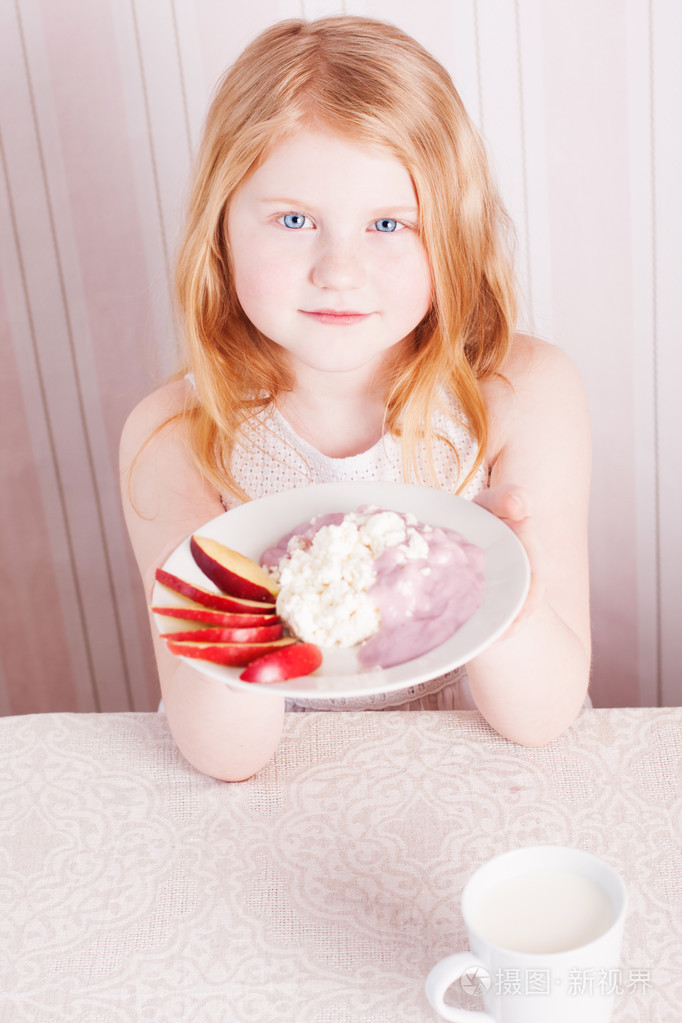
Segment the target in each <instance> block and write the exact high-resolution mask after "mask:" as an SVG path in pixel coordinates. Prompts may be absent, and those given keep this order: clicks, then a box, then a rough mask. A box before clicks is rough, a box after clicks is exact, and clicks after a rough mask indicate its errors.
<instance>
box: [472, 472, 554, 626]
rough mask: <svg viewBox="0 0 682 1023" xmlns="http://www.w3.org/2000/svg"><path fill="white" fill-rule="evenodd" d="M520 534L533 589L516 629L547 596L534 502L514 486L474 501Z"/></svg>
mask: <svg viewBox="0 0 682 1023" xmlns="http://www.w3.org/2000/svg"><path fill="white" fill-rule="evenodd" d="M474 504H480V506H481V507H482V508H486V509H487V510H488V511H489V512H492V514H493V515H496V516H497V518H498V519H501V520H502V521H503V522H504V523H505V524H506V525H507V526H509V528H510V529H512V530H513V531H514V533H516V535H517V537H518V538H519V540H520V541H521V543H522V544H523V546H524V548H525V551H526V554H527V555H528V560H529V562H530V588H529V590H528V595H527V597H526V602H525V604H524V605H523V607H522V609H521V611H520V612H519V614H518V616H517V617H516V620H515V621H514V624H513V626H512V628H514V627H515V626H516V625H518V623H519V622H521V621H522V620H523V619H524V618H527V617H528V616H529V615H531V614H532V613H533V611H534V610H535V609H536V607H537V606H538V604H539V603H540V602H541V601H542V599H543V597H544V594H545V579H544V570H543V566H544V558H543V555H542V550H541V547H540V541H539V538H538V536H537V533H536V530H535V526H534V523H533V512H532V502H531V498H530V495H529V493H528V491H527V490H524V488H523V487H516V486H513V485H510V484H504V485H500V486H493V487H489V488H488V490H484V491H483V492H482V493H481V494H479V495H478V496H477V497H475V498H474Z"/></svg>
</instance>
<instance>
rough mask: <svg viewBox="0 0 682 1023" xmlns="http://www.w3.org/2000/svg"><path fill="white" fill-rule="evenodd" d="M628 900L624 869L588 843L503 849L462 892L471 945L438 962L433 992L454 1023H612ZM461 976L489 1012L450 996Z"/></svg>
mask: <svg viewBox="0 0 682 1023" xmlns="http://www.w3.org/2000/svg"><path fill="white" fill-rule="evenodd" d="M626 907H627V892H626V890H625V885H624V884H623V882H622V880H621V878H620V877H619V875H618V874H617V873H616V872H615V871H614V870H613V869H612V868H611V867H609V866H608V864H606V863H604V862H603V861H602V860H599V859H597V858H596V857H595V856H592V855H591V854H590V853H586V852H583V851H581V850H580V849H570V848H564V847H562V846H533V847H529V848H523V849H515V850H513V851H512V852H507V853H503V854H502V855H501V856H496V857H495V858H494V859H492V860H489V861H488V862H487V863H485V864H484V865H483V866H482V867H480V868H479V869H478V870H477V871H476V873H475V874H473V876H472V877H471V878H470V880H469V882H468V883H467V885H466V887H465V888H464V891H463V893H462V916H463V917H464V923H465V925H466V929H467V934H468V936H469V945H470V947H471V951H470V952H458V953H456V954H455V955H451V956H448V957H447V958H445V959H442V960H441V961H440V962H439V963H437V964H436V966H434V968H433V969H432V970H431V972H430V973H429V975H428V977H427V980H426V995H427V998H428V1000H429V1002H430V1003H431V1005H432V1006H433V1008H434V1009H436V1011H437V1012H438V1013H439V1014H440V1015H441V1016H442V1017H443V1019H446V1020H449V1021H453V1023H467V1021H468V1023H474V1021H475V1023H487V1021H490V1023H548V1021H549V1020H551V1023H576V1020H578V1021H579V1023H607V1021H608V1020H609V1019H610V1017H611V1010H612V1004H613V994H612V991H613V989H614V985H613V983H609V978H612V977H613V976H614V972H617V971H618V964H619V959H620V946H621V941H622V935H623V925H624V922H625V912H626ZM456 981H459V982H460V983H461V985H462V988H463V989H464V990H465V991H466V992H467V993H469V994H480V995H482V997H483V1004H484V1007H485V1011H472V1010H467V1009H460V1008H456V1007H454V1006H451V1005H447V1004H446V1002H445V1001H444V999H445V994H446V992H447V990H448V988H449V987H450V986H451V985H452V984H454V983H455V982H456Z"/></svg>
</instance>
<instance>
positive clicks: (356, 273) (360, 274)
mask: <svg viewBox="0 0 682 1023" xmlns="http://www.w3.org/2000/svg"><path fill="white" fill-rule="evenodd" d="M311 278H312V282H313V284H314V285H315V287H317V288H326V289H328V290H329V291H348V290H353V289H354V288H359V287H360V286H361V285H362V284H363V283H364V279H365V268H364V263H363V259H362V255H361V253H360V252H359V251H358V248H357V246H356V245H354V244H353V243H352V241H350V240H339V239H337V240H329V241H324V242H322V243H321V244H320V247H319V249H318V250H317V252H316V254H315V259H314V262H313V266H312V272H311Z"/></svg>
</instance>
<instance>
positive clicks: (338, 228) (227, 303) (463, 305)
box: [121, 17, 590, 780]
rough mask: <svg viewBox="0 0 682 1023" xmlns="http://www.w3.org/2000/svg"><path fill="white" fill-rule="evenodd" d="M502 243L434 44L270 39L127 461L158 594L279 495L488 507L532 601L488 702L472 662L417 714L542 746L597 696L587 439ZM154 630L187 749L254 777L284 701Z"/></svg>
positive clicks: (191, 246) (227, 133)
mask: <svg viewBox="0 0 682 1023" xmlns="http://www.w3.org/2000/svg"><path fill="white" fill-rule="evenodd" d="M506 228H507V222H506V217H505V214H504V211H503V209H502V207H501V205H500V201H499V199H498V196H497V194H496V192H495V189H494V187H493V184H492V181H491V177H490V172H489V169H488V166H487V162H486V157H485V154H484V151H483V147H482V144H481V141H480V139H479V137H478V135H477V133H476V131H475V129H474V127H473V126H472V123H471V121H470V120H469V118H468V116H467V114H466V112H465V110H464V109H463V107H462V104H461V101H460V99H459V96H458V95H457V92H456V91H455V89H454V87H453V85H452V82H451V80H450V78H449V76H448V75H447V73H446V72H445V70H444V69H443V68H442V67H441V66H440V65H439V64H438V63H437V62H436V61H435V60H434V59H433V58H432V57H431V56H429V54H427V53H426V52H425V51H424V50H423V49H422V48H421V47H420V46H419V45H418V44H417V43H416V42H415V41H414V40H413V39H411V38H410V37H408V36H406V35H405V34H404V33H403V32H401V31H400V30H398V29H397V28H394V27H392V26H389V25H386V24H382V23H378V22H375V21H371V20H367V19H363V18H356V17H339V18H329V19H322V20H319V21H314V22H305V21H298V20H297V21H286V22H283V23H281V24H278V25H275V26H274V27H272V28H270V29H268V30H267V31H266V32H264V33H263V34H262V35H261V36H260V37H259V38H258V39H256V40H255V42H254V43H252V44H251V46H249V47H248V48H247V50H246V51H245V52H244V53H243V54H242V56H241V57H240V58H239V59H238V60H237V62H236V64H235V65H234V66H233V67H232V69H231V70H230V71H229V72H228V73H227V74H226V76H225V78H224V79H223V81H222V82H221V83H220V86H219V88H218V91H217V94H216V96H215V99H214V101H213V104H212V106H211V109H210V111H209V115H208V119H207V123H206V127H205V133H204V139H203V144H202V147H201V151H200V154H199V160H198V165H197V169H196V175H195V181H194V188H193V192H192V195H191V201H190V209H189V216H188V219H187V224H186V228H185V232H184V237H183V239H182V244H181V247H180V253H179V259H178V270H177V296H178V302H179V308H180V312H181V316H182V326H183V334H184V338H185V342H186V363H185V366H184V368H183V370H182V373H181V374H179V376H178V378H177V379H175V380H174V381H173V382H171V383H169V384H168V385H167V386H165V387H162V388H161V389H160V390H158V391H156V392H155V393H154V394H152V395H151V396H149V397H148V398H147V399H146V400H145V401H143V402H142V403H141V404H140V405H139V406H138V407H137V408H136V409H135V410H134V412H133V413H132V415H131V416H130V418H129V420H128V422H127V424H126V426H125V428H124V432H123V437H122V442H121V466H122V479H123V502H124V507H125V513H126V518H127V523H128V528H129V531H130V536H131V540H132V544H133V547H134V550H135V554H136V557H137V560H138V564H139V567H140V571H141V573H142V577H143V580H144V585H145V589H146V592H147V593H150V592H151V587H152V584H153V579H154V572H155V569H156V567H157V566H158V565H160V564H162V563H163V561H164V560H165V558H166V557H167V556H168V555H169V553H170V552H171V551H172V550H173V549H174V548H175V547H176V546H177V545H178V544H179V543H180V542H181V540H183V539H184V537H185V536H187V535H188V534H189V533H191V532H193V531H195V530H197V529H198V527H200V526H201V525H202V524H203V523H205V522H206V521H207V520H209V519H212V518H214V517H215V516H216V515H218V514H220V513H221V512H222V511H223V509H224V508H230V507H232V506H234V505H235V504H238V503H239V502H242V501H246V500H249V499H253V498H256V497H260V496H263V495H264V494H267V493H271V492H273V491H278V490H283V489H289V488H291V487H295V486H305V485H307V484H309V483H311V482H321V481H325V480H339V479H340V480H343V479H372V478H376V479H383V480H401V479H405V480H408V481H414V480H418V481H419V482H421V483H424V484H425V485H430V486H437V487H443V488H446V489H447V490H449V491H452V492H456V493H460V494H463V495H464V496H466V497H469V498H472V499H475V500H476V501H478V502H479V503H480V504H482V505H484V506H485V507H486V508H488V509H489V510H490V511H492V512H493V513H494V514H496V515H498V516H499V517H501V518H503V519H504V520H506V521H507V522H508V523H509V524H510V525H511V527H512V528H513V529H514V530H515V532H516V533H517V535H518V536H519V538H520V539H521V541H522V542H523V544H524V545H525V547H526V550H527V552H528V554H529V557H530V560H531V566H532V577H533V582H532V586H531V591H530V594H529V597H528V601H527V603H526V605H525V607H524V610H523V612H522V615H521V617H520V619H519V620H517V622H516V623H515V624H514V626H513V627H512V628H511V629H509V631H508V632H507V633H506V634H505V635H504V636H503V637H502V638H500V639H499V640H498V641H497V642H496V643H495V644H494V645H493V646H492V647H490V648H489V649H488V650H486V651H485V652H484V653H482V654H480V655H479V656H478V657H477V658H475V659H474V660H472V661H471V662H470V663H469V664H468V666H467V672H466V674H467V675H468V687H469V689H468V690H467V688H466V687H467V682H466V680H465V679H464V678H463V677H462V675H461V673H460V674H459V675H457V676H448V677H446V678H441V679H436V680H434V681H433V682H432V683H426V684H424V685H422V686H416V687H412V689H410V690H409V691H408V692H406V693H404V694H402V695H401V696H400V697H399V700H400V703H399V705H400V706H401V707H404V708H406V709H413V708H414V709H421V708H438V707H444V708H447V707H461V706H467V705H469V706H471V705H474V706H476V707H478V709H479V710H480V711H481V713H482V714H483V715H484V716H485V717H486V719H487V720H488V722H489V723H490V724H491V725H492V726H493V727H494V728H495V729H497V730H498V731H499V732H500V733H501V734H502V735H504V736H506V737H508V738H509V739H512V740H514V741H516V742H518V743H522V744H525V745H529V746H534V745H539V744H542V743H546V742H548V741H549V740H551V739H552V738H553V737H555V736H557V735H559V734H560V733H561V732H562V731H563V730H564V729H566V728H567V727H568V725H569V724H570V723H571V722H572V721H573V719H574V717H575V716H576V714H577V713H578V711H579V709H580V708H581V706H582V704H583V702H584V700H585V695H586V689H587V683H588V675H589V663H590V627H589V610H588V572H587V553H586V549H587V501H588V477H589V455H588V452H589V430H588V422H587V411H586V402H585V396H584V393H583V388H582V386H581V383H580V381H579V379H578V377H577V375H576V372H575V370H574V369H573V367H572V365H571V364H570V363H569V362H568V360H567V359H566V358H565V357H564V356H563V355H562V354H561V352H560V351H558V350H557V349H556V348H554V347H553V346H551V345H549V344H546V343H544V342H542V341H540V340H538V339H536V338H532V337H529V336H526V335H522V334H518V333H516V334H515V333H514V321H515V312H516V306H515V298H514V287H513V280H512V271H511V266H510V262H509V259H508V256H507V252H506V247H505V237H506V233H507V232H506ZM153 631H155V630H153ZM155 641H156V643H157V656H158V666H159V674H160V679H161V688H162V693H163V700H164V705H165V709H166V714H167V716H168V722H169V726H170V728H171V729H172V731H173V734H174V736H175V738H176V741H177V743H178V745H179V747H180V749H181V750H182V752H183V753H184V755H185V756H186V757H187V759H188V760H189V761H190V762H191V763H192V764H193V765H195V767H197V768H198V769H199V770H200V771H203V772H205V773H207V774H210V775H212V776H214V777H216V778H221V779H226V780H238V779H243V778H246V777H248V776H250V775H251V774H253V773H254V772H255V771H257V770H258V769H259V768H260V767H261V766H262V765H263V764H265V763H266V762H267V760H268V759H269V758H270V756H271V755H272V753H273V751H274V750H275V748H276V746H277V743H278V741H279V737H280V734H281V731H282V726H283V720H284V711H285V706H284V700H283V699H278V698H277V697H275V696H273V695H272V694H270V693H268V694H264V693H263V692H262V691H261V692H259V691H258V689H257V688H256V687H254V690H253V691H249V692H247V693H243V692H234V691H231V690H230V689H228V688H227V687H225V686H224V685H223V684H222V683H220V682H217V681H215V680H211V679H209V678H206V677H204V676H203V675H201V674H199V673H198V672H197V670H196V666H195V667H192V668H188V667H187V666H186V665H185V664H184V663H183V662H181V661H180V660H178V659H176V658H174V657H172V656H171V655H170V654H169V653H168V652H167V651H166V650H165V647H164V645H163V643H162V642H161V641H159V640H158V639H156V640H155ZM468 692H469V693H470V696H471V698H473V704H471V703H469V704H467V693H468ZM372 705H373V704H372V701H371V699H368V700H367V701H366V702H365V703H364V704H363V706H372ZM325 706H328V705H325ZM345 706H346V707H347V706H348V704H345ZM353 706H355V705H353ZM381 706H385V704H381Z"/></svg>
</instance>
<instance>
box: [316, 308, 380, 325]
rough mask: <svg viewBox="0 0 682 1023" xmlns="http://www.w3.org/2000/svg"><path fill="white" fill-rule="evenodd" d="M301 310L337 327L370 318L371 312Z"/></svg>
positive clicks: (319, 320) (319, 321)
mask: <svg viewBox="0 0 682 1023" xmlns="http://www.w3.org/2000/svg"><path fill="white" fill-rule="evenodd" d="M299 312H301V313H303V315H304V316H308V317H310V318H311V319H313V320H315V321H316V322H317V323H327V324H331V325H332V326H337V327H350V326H353V324H356V323H362V321H363V320H366V319H368V318H369V317H370V316H371V315H372V314H371V313H358V312H355V311H353V310H349V309H312V310H308V309H300V310H299Z"/></svg>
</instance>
